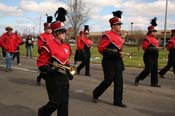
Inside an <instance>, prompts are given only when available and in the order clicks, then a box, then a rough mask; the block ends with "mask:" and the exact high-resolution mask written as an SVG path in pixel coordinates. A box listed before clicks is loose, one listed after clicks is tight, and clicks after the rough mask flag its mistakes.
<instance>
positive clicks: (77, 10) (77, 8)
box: [67, 0, 90, 37]
mask: <svg viewBox="0 0 175 116" xmlns="http://www.w3.org/2000/svg"><path fill="white" fill-rule="evenodd" d="M70 1H71V2H70V3H68V15H67V21H68V24H69V25H70V26H71V27H72V28H73V35H72V36H73V37H76V36H77V34H78V31H79V30H80V27H81V26H82V25H83V24H85V23H86V22H87V21H88V19H89V12H90V8H88V7H87V3H85V2H84V1H83V0H70Z"/></svg>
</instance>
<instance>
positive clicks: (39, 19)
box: [39, 16, 41, 33]
mask: <svg viewBox="0 0 175 116" xmlns="http://www.w3.org/2000/svg"><path fill="white" fill-rule="evenodd" d="M39 33H41V16H40V18H39Z"/></svg>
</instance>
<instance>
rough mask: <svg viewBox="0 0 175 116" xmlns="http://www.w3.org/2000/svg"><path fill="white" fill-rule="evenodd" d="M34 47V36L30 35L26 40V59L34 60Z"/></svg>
mask: <svg viewBox="0 0 175 116" xmlns="http://www.w3.org/2000/svg"><path fill="white" fill-rule="evenodd" d="M33 47H34V46H33V39H32V35H28V36H27V38H26V58H32V49H33Z"/></svg>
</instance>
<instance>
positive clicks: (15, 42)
mask: <svg viewBox="0 0 175 116" xmlns="http://www.w3.org/2000/svg"><path fill="white" fill-rule="evenodd" d="M21 42H22V39H21V37H20V36H18V35H16V34H14V33H12V34H11V35H9V34H8V33H7V32H6V33H4V34H3V35H2V36H1V39H0V45H1V46H2V47H3V48H4V49H5V51H7V52H10V53H13V52H15V50H16V49H17V47H18V46H19V44H20V43H21Z"/></svg>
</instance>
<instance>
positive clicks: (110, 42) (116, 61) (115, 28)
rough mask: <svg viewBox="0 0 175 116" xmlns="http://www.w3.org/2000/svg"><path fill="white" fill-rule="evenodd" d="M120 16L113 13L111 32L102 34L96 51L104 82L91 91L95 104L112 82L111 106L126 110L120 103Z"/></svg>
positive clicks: (121, 77) (121, 44)
mask: <svg viewBox="0 0 175 116" xmlns="http://www.w3.org/2000/svg"><path fill="white" fill-rule="evenodd" d="M121 14H122V12H121V11H115V12H113V15H114V17H113V18H111V19H110V20H109V22H110V25H111V30H110V31H106V32H105V33H104V35H103V36H102V39H101V41H100V44H99V45H98V51H99V52H100V53H101V54H102V55H103V59H102V67H103V72H104V80H103V81H102V82H101V83H100V84H99V85H98V86H97V87H96V88H95V89H94V90H93V102H94V103H97V102H98V98H99V97H100V96H101V95H102V94H103V93H104V91H105V90H106V89H107V88H108V87H109V86H110V85H111V83H112V82H113V83H114V94H113V105H114V106H119V107H122V108H126V107H127V106H126V104H124V103H123V101H122V100H123V70H124V65H123V60H122V54H121V51H122V47H123V42H124V40H123V39H122V38H121V36H120V30H121V25H122V22H121Z"/></svg>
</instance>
